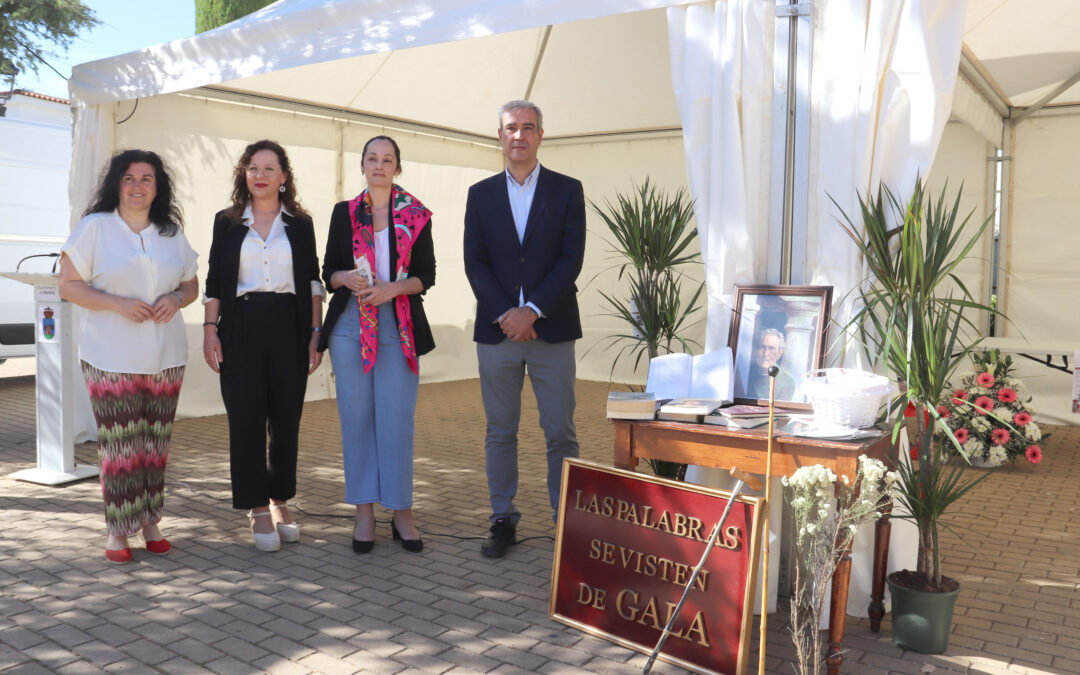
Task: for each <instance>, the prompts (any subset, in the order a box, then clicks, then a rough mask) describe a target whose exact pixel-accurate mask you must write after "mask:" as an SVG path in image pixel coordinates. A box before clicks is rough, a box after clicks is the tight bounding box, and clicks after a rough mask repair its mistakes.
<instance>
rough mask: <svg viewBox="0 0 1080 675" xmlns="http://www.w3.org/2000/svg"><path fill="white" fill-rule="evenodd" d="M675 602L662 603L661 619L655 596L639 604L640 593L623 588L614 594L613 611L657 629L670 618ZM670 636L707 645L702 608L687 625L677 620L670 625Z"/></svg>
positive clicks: (664, 624) (707, 639) (661, 627)
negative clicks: (681, 624)
mask: <svg viewBox="0 0 1080 675" xmlns="http://www.w3.org/2000/svg"><path fill="white" fill-rule="evenodd" d="M676 604H677V603H674V602H665V603H664V605H665V608H664V609H665V614H666V616H665V617H664V619H663V621H661V619H660V611H659V600H658V599H657V598H656V597H650V598H649V599H648V600H647V601H646V602H645V603H644V604H641V594H640V593H638V592H637V591H635V590H634V589H632V588H624V589H623V590H621V591H619V593H618V595H616V596H615V611H616V612H617V613H618V614H619V616H620V617H622V618H623V619H624V620H626V621H633V622H634V623H637V624H640V625H642V626H647V627H650V628H652V629H653V630H657V631H662V630H664V626H666V625H667V622H668V621H670V620H671V615H672V614H673V613H674V611H675V607H676ZM671 636H672V637H677V638H681V639H683V640H686V641H687V642H696V643H697V644H698V645H700V646H702V647H706V648H707V647H708V646H709V635H708V631H707V630H706V629H705V612H704V611H703V610H702V611H698V612H697V613H695V614H694V618H693V619H691V620H690V623H689V625H686V626H684V627H679V625H678V622H676V624H675V626H672V630H671Z"/></svg>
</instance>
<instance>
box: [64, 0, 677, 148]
mask: <svg viewBox="0 0 1080 675" xmlns="http://www.w3.org/2000/svg"><path fill="white" fill-rule="evenodd" d="M680 4H687V0H544V1H542V2H541V1H540V0H532V1H528V0H526V1H524V2H523V1H522V0H504V1H499V0H489V1H486V2H481V1H479V0H441V2H440V3H439V5H438V7H439V8H438V10H433V9H432V7H433V5H432V4H431V3H430V2H428V1H426V0H381V1H378V2H376V1H374V0H368V1H366V2H337V3H334V2H326V0H282V1H280V2H277V3H275V4H273V5H270V6H269V7H266V8H265V9H263V10H260V11H258V12H255V13H253V14H251V15H249V16H247V17H244V18H242V19H240V20H238V21H235V22H233V23H230V24H228V25H225V26H222V27H220V28H217V29H215V30H213V31H209V32H207V33H202V34H200V35H196V36H194V37H191V38H187V39H184V40H177V41H174V42H171V43H168V44H164V45H158V46H156V47H149V48H146V49H142V50H140V51H137V52H132V53H130V54H124V55H120V56H116V57H113V58H109V59H103V60H100V61H94V62H91V63H86V64H82V65H79V66H76V68H75V70H74V73H73V75H72V80H71V90H72V94H73V96H74V97H75V99H77V100H76V103H78V102H85V103H90V104H93V103H102V102H106V101H115V100H125V99H132V98H138V97H144V96H152V95H155V94H162V93H170V92H178V91H185V90H191V89H194V88H197V87H206V86H213V87H214V88H215V89H219V90H228V91H230V92H240V93H244V94H252V95H255V96H259V97H268V98H271V99H281V100H288V101H298V102H303V103H305V104H311V105H314V106H321V107H325V108H329V109H334V110H346V111H351V112H356V113H367V114H377V115H378V116H380V117H384V118H391V119H396V120H405V121H411V122H419V123H428V124H431V125H433V126H437V127H438V128H440V129H448V130H455V131H458V132H464V133H466V134H470V135H476V136H478V137H483V138H487V139H490V138H491V137H492V136H494V134H495V131H496V129H497V119H496V116H495V111H496V110H497V109H498V107H499V105H501V104H502V103H503V102H505V101H506V100H507V99H508V98H525V97H526V96H529V97H531V98H534V99H535V100H537V101H540V102H542V103H543V107H544V109H545V112H547V113H548V114H547V115H546V117H547V123H546V124H545V126H546V127H547V128H546V133H547V136H548V137H549V138H550V137H559V136H582V135H590V134H599V133H610V132H626V131H642V130H656V129H678V128H679V127H680V123H679V116H678V110H677V108H676V105H675V98H674V95H673V93H672V92H671V86H670V81H671V74H670V73H671V70H670V59H669V55H668V46H667V44H668V41H667V22H666V17H665V13H664V11H663V8H664V7H667V6H672V5H680ZM548 26H551V29H550V31H549V30H548V29H547V27H548ZM469 38H472V39H469ZM466 39H469V40H468V41H467V42H465V40H466ZM478 74H479V75H480V76H479V77H478V76H477V75H478ZM628 81H631V82H632V86H627V82H628ZM596 110H603V111H604V113H603V115H602V116H597V115H596V113H595V112H592V111H596Z"/></svg>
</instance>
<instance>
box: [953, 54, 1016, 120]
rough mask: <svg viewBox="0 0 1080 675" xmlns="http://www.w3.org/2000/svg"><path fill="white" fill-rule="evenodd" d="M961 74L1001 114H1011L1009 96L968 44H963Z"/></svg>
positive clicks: (1002, 115)
mask: <svg viewBox="0 0 1080 675" xmlns="http://www.w3.org/2000/svg"><path fill="white" fill-rule="evenodd" d="M960 75H961V76H962V77H963V78H964V79H965V80H967V81H968V83H970V84H971V86H972V87H975V91H977V92H979V94H981V95H982V97H983V98H984V99H986V102H987V103H989V104H990V106H991V107H993V109H994V110H995V111H997V114H998V115H999V116H1001V117H1002V118H1006V117H1008V116H1009V108H1010V107H1011V105H1012V104H1011V103H1009V98H1008V97H1007V96H1006V95H1005V92H1003V91H1002V90H1001V86H1000V85H999V84H998V83H997V82H996V81H995V80H994V78H993V77H992V76H991V75H990V73H989V72H988V71H987V70H986V68H985V67H984V66H983V64H982V62H981V61H979V58H978V57H977V56H975V54H974V53H973V52H972V51H971V50H970V49H969V48H968V46H967V45H963V46H962V48H961V50H960Z"/></svg>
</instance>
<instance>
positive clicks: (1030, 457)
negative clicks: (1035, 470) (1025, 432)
mask: <svg viewBox="0 0 1080 675" xmlns="http://www.w3.org/2000/svg"><path fill="white" fill-rule="evenodd" d="M1024 457H1026V458H1027V461H1029V462H1031V463H1032V464H1038V463H1039V462H1041V461H1042V450H1041V449H1040V448H1039V446H1037V445H1029V446H1027V450H1024Z"/></svg>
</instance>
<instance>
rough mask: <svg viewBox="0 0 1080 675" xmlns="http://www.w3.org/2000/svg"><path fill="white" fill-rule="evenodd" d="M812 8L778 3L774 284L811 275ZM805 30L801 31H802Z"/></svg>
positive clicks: (791, 1)
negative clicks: (808, 248)
mask: <svg viewBox="0 0 1080 675" xmlns="http://www.w3.org/2000/svg"><path fill="white" fill-rule="evenodd" d="M811 10H812V3H810V2H805V1H803V2H799V0H777V2H776V8H775V12H776V19H777V21H776V31H775V46H774V48H773V63H774V68H773V72H774V82H775V83H776V84H775V86H774V90H773V91H774V94H773V137H774V138H775V139H780V138H783V139H784V142H783V146H782V147H781V146H780V145H779V144H778V143H774V145H773V153H772V162H773V168H772V169H771V173H772V187H771V190H770V199H769V209H770V214H771V215H770V222H771V226H770V228H769V238H770V242H778V244H779V245H771V246H769V251H768V254H767V255H768V261H767V277H768V280H769V282H770V283H781V284H789V283H800V282H801V281H802V280H803V278H804V277H805V274H806V214H807V185H808V175H807V174H808V171H809V164H808V162H809V134H810V116H809V105H808V103H809V101H808V97H809V91H810V58H811V44H810V42H811V39H812V38H811V32H812V27H811V22H810V17H811ZM800 27H801V30H800Z"/></svg>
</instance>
